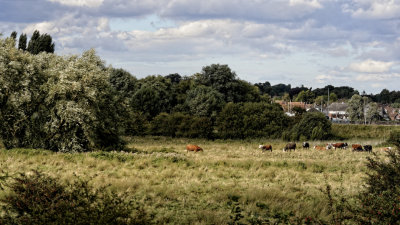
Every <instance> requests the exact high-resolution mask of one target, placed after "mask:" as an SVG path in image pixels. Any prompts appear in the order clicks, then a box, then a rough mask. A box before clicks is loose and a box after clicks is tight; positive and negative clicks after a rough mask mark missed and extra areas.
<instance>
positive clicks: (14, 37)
mask: <svg viewBox="0 0 400 225" xmlns="http://www.w3.org/2000/svg"><path fill="white" fill-rule="evenodd" d="M10 37H11V38H12V39H14V40H17V32H16V31H13V32H12V33H11V35H10Z"/></svg>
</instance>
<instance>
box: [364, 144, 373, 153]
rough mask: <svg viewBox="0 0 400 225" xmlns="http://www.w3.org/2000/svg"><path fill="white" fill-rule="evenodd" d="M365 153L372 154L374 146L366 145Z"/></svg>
mask: <svg viewBox="0 0 400 225" xmlns="http://www.w3.org/2000/svg"><path fill="white" fill-rule="evenodd" d="M364 151H366V152H372V146H371V145H364Z"/></svg>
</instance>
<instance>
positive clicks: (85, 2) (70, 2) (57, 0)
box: [47, 0, 104, 8]
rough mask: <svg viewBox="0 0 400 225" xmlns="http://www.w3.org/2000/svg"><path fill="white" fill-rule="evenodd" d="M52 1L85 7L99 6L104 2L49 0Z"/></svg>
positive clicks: (96, 0) (100, 0)
mask: <svg viewBox="0 0 400 225" xmlns="http://www.w3.org/2000/svg"><path fill="white" fill-rule="evenodd" d="M47 1H50V2H58V3H60V4H62V5H67V6H80V7H82V6H85V7H93V8H95V7H99V6H101V5H102V4H103V2H104V0H47Z"/></svg>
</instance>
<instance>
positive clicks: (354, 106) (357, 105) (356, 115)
mask: <svg viewBox="0 0 400 225" xmlns="http://www.w3.org/2000/svg"><path fill="white" fill-rule="evenodd" d="M369 102H370V100H369V99H368V97H362V96H360V95H357V94H356V95H353V97H351V99H350V100H349V102H348V108H347V110H346V111H347V113H348V114H349V117H350V121H352V122H365V120H366V117H365V114H366V106H367V104H368V103H369Z"/></svg>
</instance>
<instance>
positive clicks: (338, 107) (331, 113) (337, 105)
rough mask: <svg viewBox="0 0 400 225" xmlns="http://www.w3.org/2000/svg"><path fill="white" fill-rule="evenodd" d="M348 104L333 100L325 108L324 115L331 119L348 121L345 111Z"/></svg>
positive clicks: (339, 121) (333, 120)
mask: <svg viewBox="0 0 400 225" xmlns="http://www.w3.org/2000/svg"><path fill="white" fill-rule="evenodd" d="M347 108H348V104H347V103H345V102H334V103H332V104H330V105H329V106H328V107H327V108H326V109H325V115H326V116H327V117H328V118H329V119H330V120H331V121H332V122H338V123H341V122H343V123H348V122H349V121H350V120H349V114H348V113H347V112H346V110H347Z"/></svg>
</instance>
